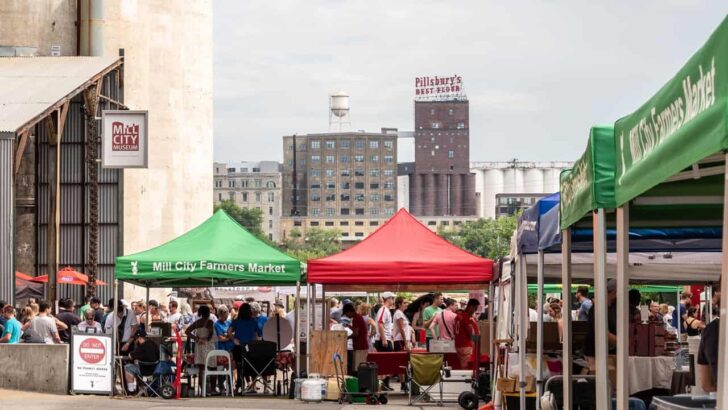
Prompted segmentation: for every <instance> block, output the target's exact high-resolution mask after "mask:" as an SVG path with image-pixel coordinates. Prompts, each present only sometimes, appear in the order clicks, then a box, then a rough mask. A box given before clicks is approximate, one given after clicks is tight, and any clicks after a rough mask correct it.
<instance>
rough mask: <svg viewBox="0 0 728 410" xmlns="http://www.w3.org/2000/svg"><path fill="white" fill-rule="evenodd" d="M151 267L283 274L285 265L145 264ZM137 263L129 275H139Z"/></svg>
mask: <svg viewBox="0 0 728 410" xmlns="http://www.w3.org/2000/svg"><path fill="white" fill-rule="evenodd" d="M146 264H148V265H151V271H152V272H189V273H195V272H200V271H218V272H232V273H234V272H241V273H242V272H251V273H285V272H286V265H283V264H273V263H267V264H258V263H247V264H243V263H220V262H211V261H204V260H203V261H198V262H193V261H171V262H170V261H166V262H146ZM139 269H140V267H139V262H137V261H131V274H132V275H137V274H138V273H139Z"/></svg>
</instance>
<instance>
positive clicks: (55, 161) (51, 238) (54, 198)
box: [46, 101, 69, 303]
mask: <svg viewBox="0 0 728 410" xmlns="http://www.w3.org/2000/svg"><path fill="white" fill-rule="evenodd" d="M68 107H69V102H68V101H66V103H65V104H63V105H62V106H61V107H60V108H59V109H58V110H57V111H56V121H55V122H54V121H53V116H52V115H50V116H48V117H47V120H46V125H47V127H48V143H49V145H51V146H55V155H49V156H48V162H49V164H48V188H49V198H50V202H51V203H50V207H49V211H50V212H49V215H48V299H49V300H50V302H51V303H55V301H56V300H57V297H58V281H57V278H56V273H57V272H58V269H59V264H60V243H59V242H60V228H61V206H60V205H61V140H62V139H63V128H64V127H65V125H66V117H67V115H68Z"/></svg>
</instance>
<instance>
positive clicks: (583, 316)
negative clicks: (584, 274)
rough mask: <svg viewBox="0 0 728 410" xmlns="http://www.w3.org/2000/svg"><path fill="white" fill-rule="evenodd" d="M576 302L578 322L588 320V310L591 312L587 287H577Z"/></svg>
mask: <svg viewBox="0 0 728 410" xmlns="http://www.w3.org/2000/svg"><path fill="white" fill-rule="evenodd" d="M576 300H578V301H579V311H578V313H579V320H584V321H586V320H589V310H591V307H592V301H591V299H589V288H588V287H587V286H579V288H578V289H576ZM567 311H568V310H567Z"/></svg>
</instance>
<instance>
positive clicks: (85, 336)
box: [71, 332, 114, 395]
mask: <svg viewBox="0 0 728 410" xmlns="http://www.w3.org/2000/svg"><path fill="white" fill-rule="evenodd" d="M71 352H72V353H71V391H72V392H73V393H86V394H99V395H109V394H111V389H112V385H113V377H112V373H111V372H112V368H113V365H114V360H113V357H114V349H113V348H112V343H111V335H106V334H96V333H75V332H74V333H73V334H72V335H71Z"/></svg>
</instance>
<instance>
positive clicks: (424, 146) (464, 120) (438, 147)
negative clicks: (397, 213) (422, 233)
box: [408, 98, 476, 216]
mask: <svg viewBox="0 0 728 410" xmlns="http://www.w3.org/2000/svg"><path fill="white" fill-rule="evenodd" d="M469 117H470V113H469V104H468V101H467V99H464V98H462V99H449V100H444V101H437V100H434V101H415V131H414V139H415V166H414V168H413V169H411V170H409V171H408V175H409V178H408V179H409V208H410V211H411V212H412V213H413V214H414V215H416V216H472V215H476V205H475V176H474V175H473V174H471V173H470V132H469V128H470V126H469Z"/></svg>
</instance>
